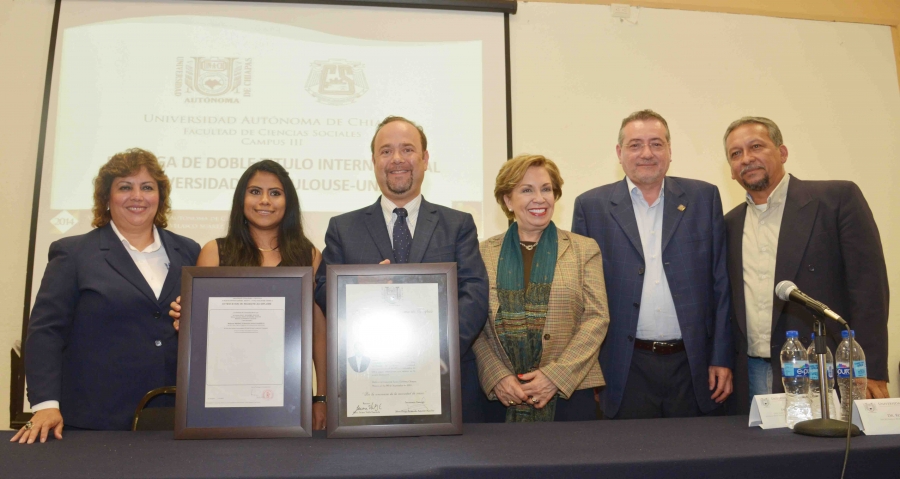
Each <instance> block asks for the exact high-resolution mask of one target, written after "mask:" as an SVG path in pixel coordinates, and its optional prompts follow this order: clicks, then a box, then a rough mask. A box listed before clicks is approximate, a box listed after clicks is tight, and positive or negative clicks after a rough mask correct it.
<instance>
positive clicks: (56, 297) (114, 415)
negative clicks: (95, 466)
mask: <svg viewBox="0 0 900 479" xmlns="http://www.w3.org/2000/svg"><path fill="white" fill-rule="evenodd" d="M159 237H160V240H161V241H162V244H163V247H164V248H165V249H166V254H167V255H168V256H169V272H168V274H167V275H166V280H165V283H164V284H163V289H162V292H161V293H160V297H159V299H156V295H154V294H153V290H151V289H150V285H149V284H148V283H147V281H146V280H145V279H144V277H143V275H141V272H140V270H138V268H137V266H136V265H135V264H134V260H132V259H131V256H130V255H129V254H128V251H126V250H125V246H124V245H123V244H122V242H121V241H120V240H119V238H118V236H116V233H115V232H114V231H113V229H112V226H110V225H108V224H107V225H106V226H103V227H101V228H97V229H95V230H93V231H91V232H89V233H86V234H83V235H80V236H73V237H69V238H63V239H61V240H58V241H55V242H53V244H51V245H50V254H49V263H48V264H47V269H46V270H45V271H44V278H43V279H42V280H41V288H40V290H39V291H38V294H37V297H36V298H35V302H34V308H33V309H32V311H31V318H30V320H29V322H28V337H27V339H26V341H25V350H24V355H25V376H26V378H27V381H28V400H29V401H30V402H31V404H38V403H41V402H44V401H49V400H57V401H59V407H60V412H61V413H62V415H63V420H64V422H65V424H67V425H71V426H75V427H80V428H86V429H120V430H128V429H131V421H132V417H133V416H134V410H135V408H136V407H137V405H138V402H140V400H141V398H142V397H143V396H144V394H146V393H147V392H148V391H150V390H151V389H154V388H158V387H162V386H172V385H174V384H175V374H176V359H177V357H178V335H177V333H176V332H175V329H174V328H173V327H172V319H171V318H169V316H168V314H167V312H168V309H169V303H171V302H172V301H174V300H175V297H176V296H178V295H179V294H181V267H182V266H193V265H194V264H195V263H196V261H197V255H199V254H200V246H199V245H198V244H197V243H196V242H195V241H194V240H191V239H189V238H185V237H183V236H179V235H176V234H174V233H170V232H168V231H166V230H164V229H162V228H159ZM173 404H174V403H173Z"/></svg>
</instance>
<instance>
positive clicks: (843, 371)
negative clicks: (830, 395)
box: [837, 363, 850, 379]
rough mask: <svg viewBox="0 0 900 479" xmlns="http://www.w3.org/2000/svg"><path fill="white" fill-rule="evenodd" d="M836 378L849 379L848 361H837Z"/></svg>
mask: <svg viewBox="0 0 900 479" xmlns="http://www.w3.org/2000/svg"><path fill="white" fill-rule="evenodd" d="M837 373H838V379H850V363H838V365H837Z"/></svg>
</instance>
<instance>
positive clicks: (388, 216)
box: [381, 194, 422, 248]
mask: <svg viewBox="0 0 900 479" xmlns="http://www.w3.org/2000/svg"><path fill="white" fill-rule="evenodd" d="M421 206H422V195H421V194H420V195H419V196H416V197H415V198H413V200H412V201H410V202H409V203H407V204H406V206H404V208H406V214H407V216H406V226H408V227H409V235H410V236H411V237H415V235H416V221H417V220H418V219H419V208H420V207H421ZM394 208H398V206H397V205H395V204H394V202H392V201H391V200H389V199H387V198H385V197H384V195H381V212H382V213H384V223H385V225H387V230H388V236H389V237H390V238H391V248H393V247H394V223H396V222H397V214H396V213H394Z"/></svg>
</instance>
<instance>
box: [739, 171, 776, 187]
mask: <svg viewBox="0 0 900 479" xmlns="http://www.w3.org/2000/svg"><path fill="white" fill-rule="evenodd" d="M753 170H763V177H762V178H760V179H758V180H756V181H754V182H753V183H750V182H748V181H745V180H744V173H747V172H748V171H753ZM741 183H743V184H744V186H745V187H746V188H747V189H748V190H750V191H765V189H766V188H768V187H769V172H768V171H765V170H764V169H763V168H760V167H753V168H746V167H745V168H744V169H743V170H742V171H741Z"/></svg>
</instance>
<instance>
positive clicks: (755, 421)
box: [747, 393, 787, 429]
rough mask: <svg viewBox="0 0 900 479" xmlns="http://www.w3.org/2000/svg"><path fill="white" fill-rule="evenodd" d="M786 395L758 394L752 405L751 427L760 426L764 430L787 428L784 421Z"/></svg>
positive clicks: (754, 397)
mask: <svg viewBox="0 0 900 479" xmlns="http://www.w3.org/2000/svg"><path fill="white" fill-rule="evenodd" d="M784 403H785V398H784V393H782V394H757V395H756V396H753V403H752V404H751V405H750V423H749V424H747V426H749V427H753V426H759V427H761V428H763V429H775V428H779V427H787V422H786V421H785V420H784Z"/></svg>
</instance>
